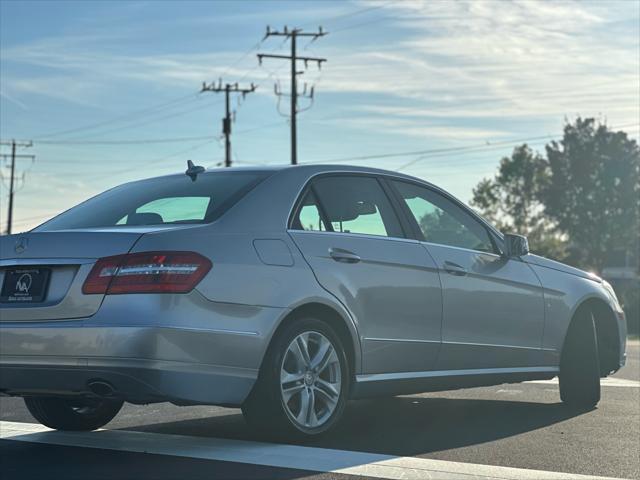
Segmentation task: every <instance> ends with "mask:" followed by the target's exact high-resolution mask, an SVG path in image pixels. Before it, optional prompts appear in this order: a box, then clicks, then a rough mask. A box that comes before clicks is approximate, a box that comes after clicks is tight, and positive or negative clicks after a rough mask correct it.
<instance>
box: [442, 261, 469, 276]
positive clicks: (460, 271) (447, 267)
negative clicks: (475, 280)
mask: <svg viewBox="0 0 640 480" xmlns="http://www.w3.org/2000/svg"><path fill="white" fill-rule="evenodd" d="M444 271H445V272H447V273H450V274H451V275H457V276H458V277H463V276H465V275H466V274H467V269H466V268H464V267H463V266H461V265H458V264H457V263H453V262H449V261H447V262H444Z"/></svg>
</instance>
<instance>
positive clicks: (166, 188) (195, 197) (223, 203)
mask: <svg viewBox="0 0 640 480" xmlns="http://www.w3.org/2000/svg"><path fill="white" fill-rule="evenodd" d="M266 175H267V174H266V173H264V172H216V173H205V174H201V175H199V176H198V177H197V179H196V180H195V181H192V180H191V178H189V177H188V176H186V175H184V176H171V177H160V178H152V179H149V180H141V181H139V182H132V183H127V184H124V185H121V186H119V187H116V188H113V189H111V190H108V191H106V192H104V193H102V194H100V195H97V196H95V197H93V198H91V199H89V200H87V201H86V202H83V203H81V204H80V205H78V206H76V207H74V208H72V209H70V210H67V211H66V212H64V213H62V214H60V215H58V216H57V217H55V218H53V219H51V220H50V221H48V222H46V223H44V224H43V225H41V226H39V227H38V228H36V229H35V230H34V231H37V232H46V231H54V230H73V229H84V228H102V227H115V226H120V225H122V226H132V225H138V226H139V225H171V224H185V223H188V224H201V223H210V222H212V221H214V220H215V219H217V218H218V217H220V215H222V214H223V213H224V212H226V211H227V210H228V209H229V208H230V207H231V206H232V205H234V204H235V203H236V202H237V201H238V200H239V199H240V198H241V197H242V196H243V195H244V194H246V193H247V192H248V191H249V190H251V189H252V188H253V187H255V186H256V185H257V184H258V183H259V182H260V181H261V180H262V179H264V178H265V176H266Z"/></svg>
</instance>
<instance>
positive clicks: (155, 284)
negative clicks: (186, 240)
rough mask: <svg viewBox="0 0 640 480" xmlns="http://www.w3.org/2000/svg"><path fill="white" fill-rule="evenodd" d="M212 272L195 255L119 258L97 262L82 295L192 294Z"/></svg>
mask: <svg viewBox="0 0 640 480" xmlns="http://www.w3.org/2000/svg"><path fill="white" fill-rule="evenodd" d="M209 270H211V262H210V261H209V259H207V258H205V257H203V256H202V255H199V254H197V253H193V252H142V253H131V254H127V255H116V256H113V257H105V258H101V259H99V260H98V261H97V262H96V264H95V265H94V266H93V268H92V269H91V272H90V273H89V276H88V277H87V279H86V280H85V282H84V285H83V286H82V293H85V294H107V295H114V294H122V293H188V292H190V291H191V290H193V288H194V287H195V286H196V285H197V284H198V282H200V280H202V279H203V277H204V276H205V275H206V274H207V273H208V272H209Z"/></svg>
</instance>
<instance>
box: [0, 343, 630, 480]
mask: <svg viewBox="0 0 640 480" xmlns="http://www.w3.org/2000/svg"><path fill="white" fill-rule="evenodd" d="M35 423H36V422H35V420H34V419H33V418H32V417H31V416H30V415H29V413H28V412H27V410H26V408H25V407H24V404H23V403H22V400H21V399H16V398H3V399H0V437H1V438H2V440H0V455H1V458H0V466H1V471H0V473H1V475H0V476H1V478H3V479H5V478H6V479H10V478H11V479H13V478H16V479H18V478H19V479H23V478H96V479H97V478H136V479H143V478H158V479H163V478H166V479H170V478H207V479H215V478H282V479H293V478H313V479H315V478H318V479H320V478H322V479H329V478H362V477H372V478H443V479H444V478H467V479H472V478H514V479H515V478H521V479H525V478H544V477H546V478H577V476H578V475H588V476H605V477H614V478H640V343H639V342H638V341H631V342H630V343H629V346H628V361H627V366H626V367H625V368H624V369H622V370H621V371H620V372H618V373H616V374H615V375H614V376H613V377H611V378H607V379H604V380H603V388H602V401H601V402H600V404H599V405H598V408H596V409H594V410H592V411H589V412H583V413H576V412H572V411H570V410H568V409H566V408H565V407H564V406H563V405H562V404H561V403H560V399H559V394H558V388H557V383H556V382H555V381H546V382H528V383H524V384H509V385H500V386H496V387H487V388H475V389H467V390H457V391H452V392H439V393H429V394H422V395H411V396H403V397H394V398H385V399H375V400H366V401H357V402H351V403H350V404H349V406H348V409H347V412H346V415H345V417H344V420H343V421H342V422H341V423H340V425H339V426H338V428H336V429H335V430H334V431H332V432H331V433H330V434H328V435H326V436H324V437H322V438H320V439H314V440H312V441H305V442H298V443H297V444H295V445H281V444H277V443H275V442H274V439H273V438H270V436H269V435H264V434H257V433H256V432H253V431H251V430H250V429H249V427H248V426H247V425H246V424H245V422H244V420H243V418H242V415H241V414H240V411H239V410H235V409H227V408H218V407H176V406H173V405H170V404H157V405H148V406H134V405H125V407H124V408H123V410H122V411H121V413H120V414H119V415H118V416H117V417H116V418H115V419H114V420H113V421H112V422H111V423H110V424H109V425H107V426H106V427H105V430H106V431H102V432H92V433H60V432H50V431H47V429H45V428H43V427H41V426H39V425H35Z"/></svg>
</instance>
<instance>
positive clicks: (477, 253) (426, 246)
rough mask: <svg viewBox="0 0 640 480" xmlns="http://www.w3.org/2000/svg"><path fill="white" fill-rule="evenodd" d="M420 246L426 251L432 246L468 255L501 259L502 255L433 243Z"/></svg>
mask: <svg viewBox="0 0 640 480" xmlns="http://www.w3.org/2000/svg"><path fill="white" fill-rule="evenodd" d="M420 243H421V244H422V245H424V246H425V248H427V250H428V249H429V248H428V247H429V246H430V245H431V246H434V247H440V248H451V249H453V250H461V251H463V252H469V253H473V254H474V255H489V256H491V257H495V258H503V256H502V255H498V254H497V253H493V252H485V251H484V250H473V249H472V248H464V247H455V246H453V245H446V244H444V243H433V242H420Z"/></svg>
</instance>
